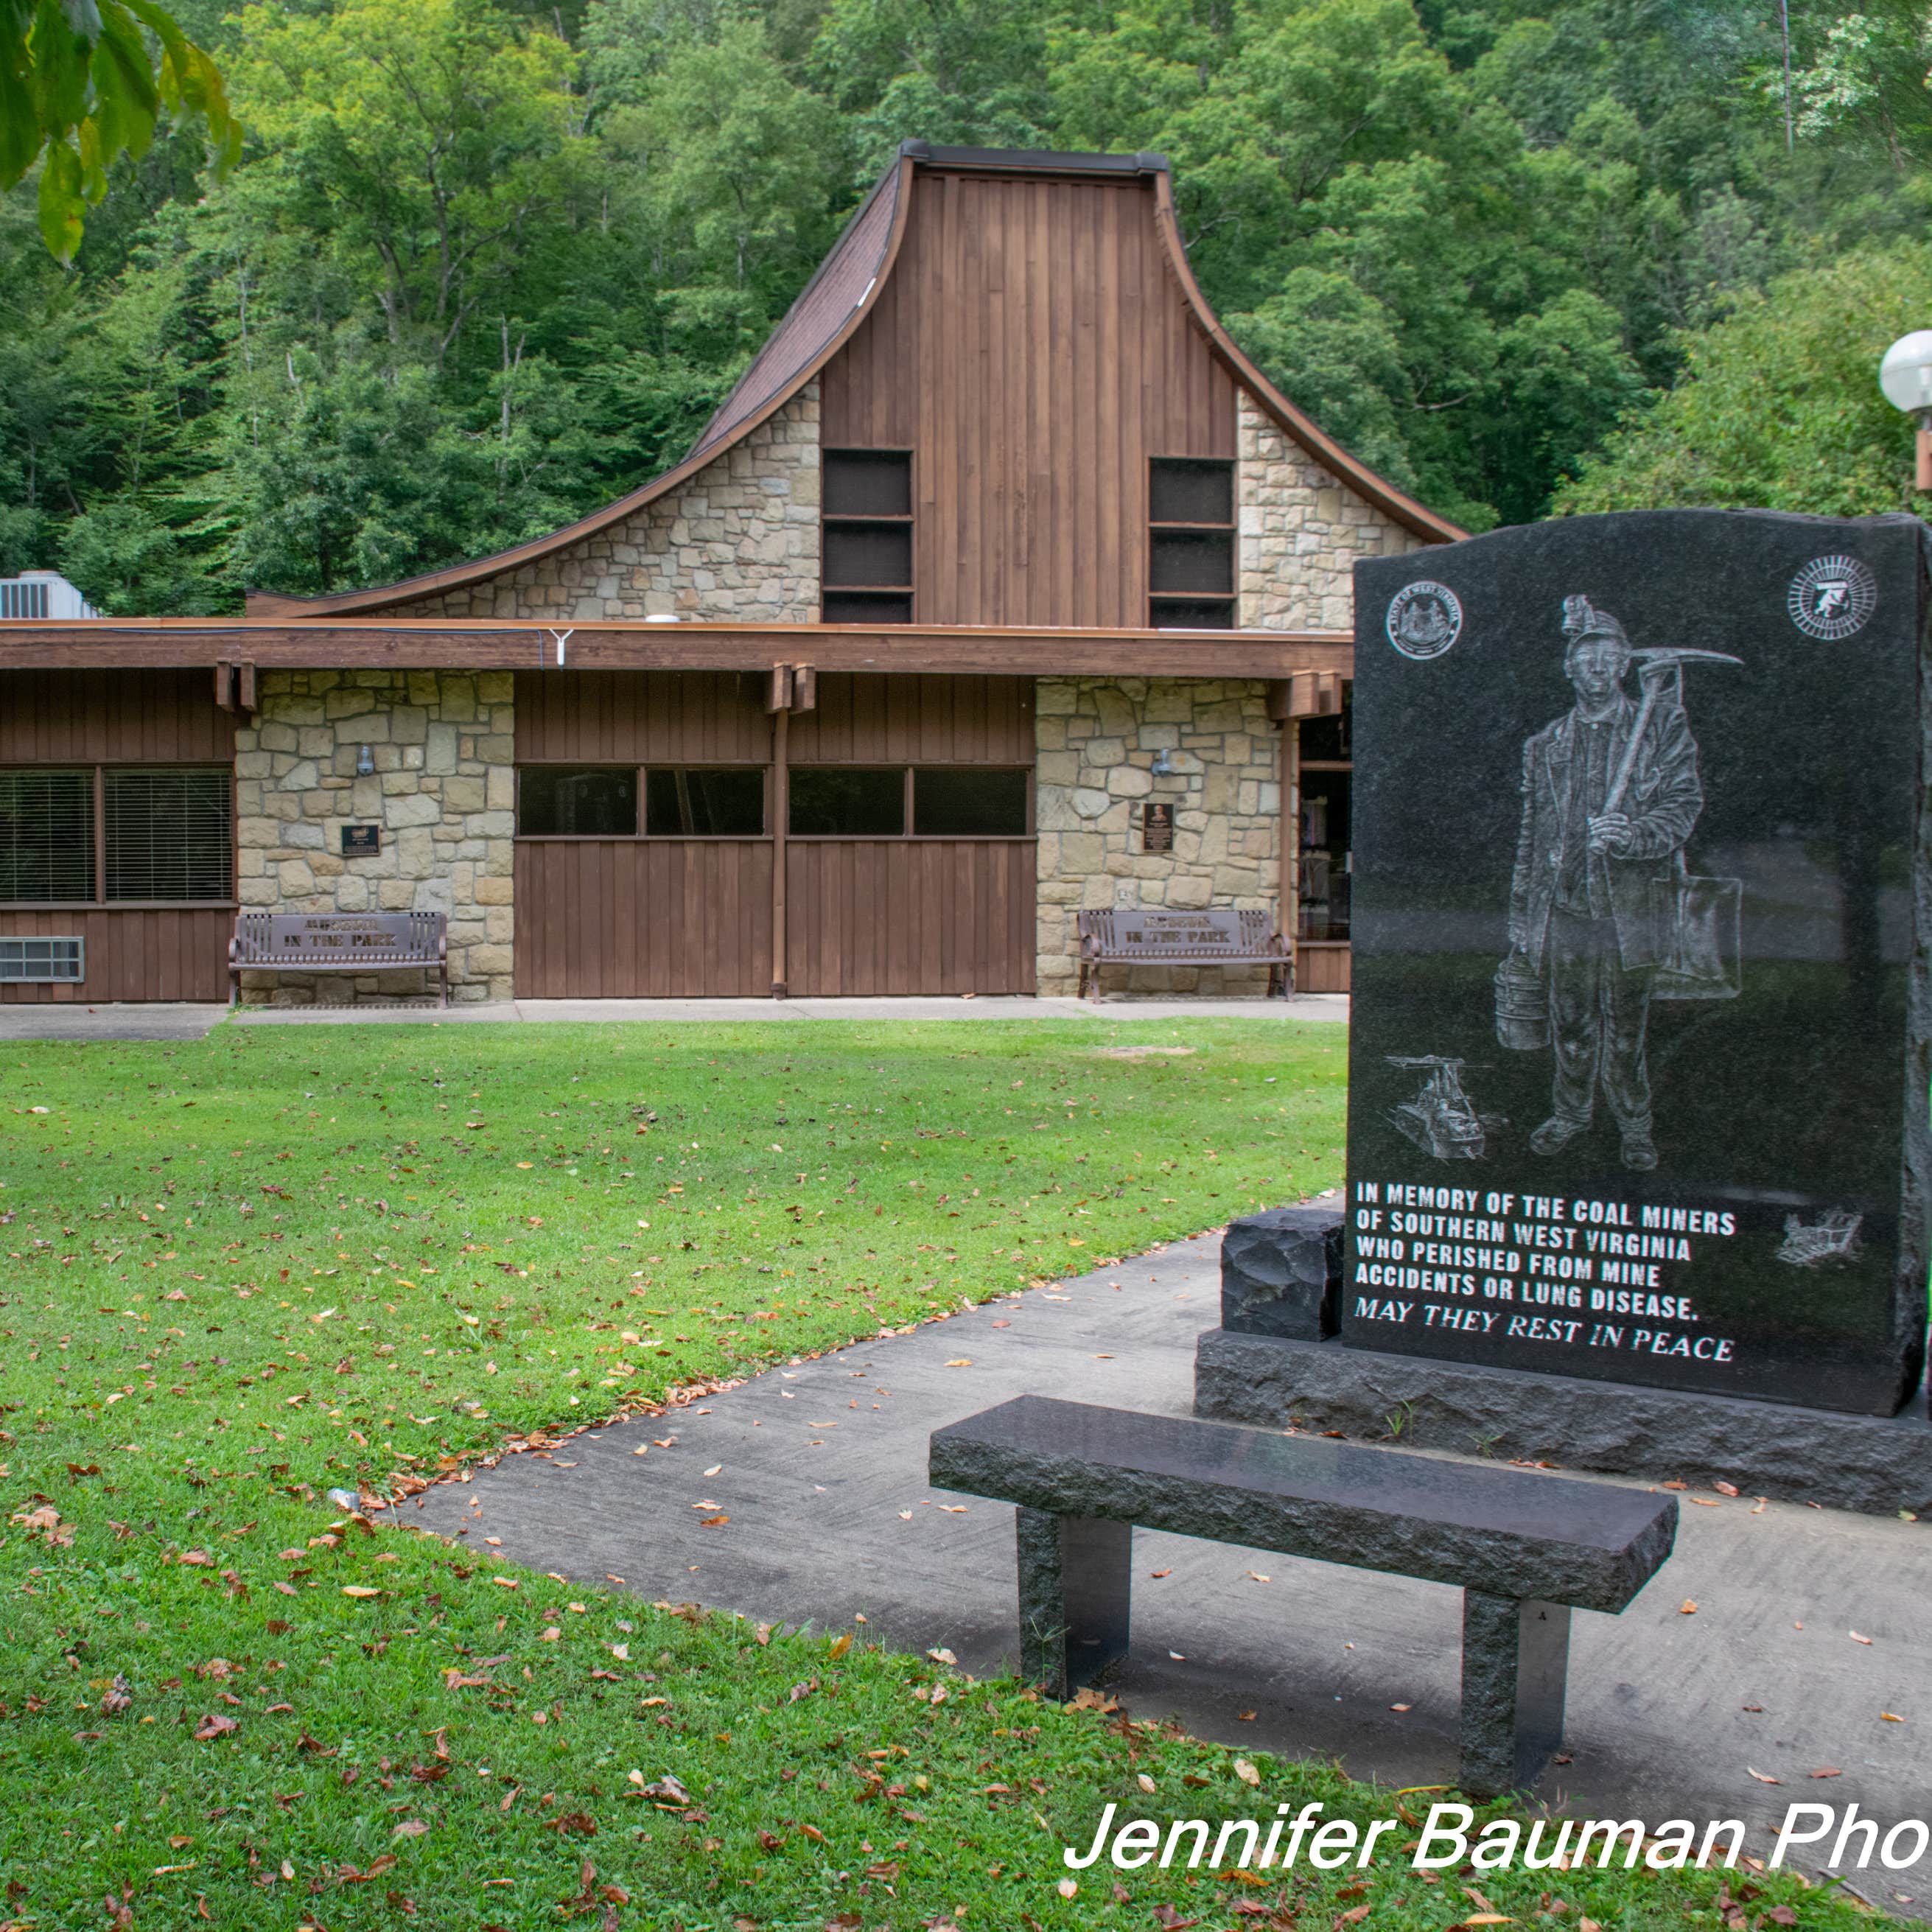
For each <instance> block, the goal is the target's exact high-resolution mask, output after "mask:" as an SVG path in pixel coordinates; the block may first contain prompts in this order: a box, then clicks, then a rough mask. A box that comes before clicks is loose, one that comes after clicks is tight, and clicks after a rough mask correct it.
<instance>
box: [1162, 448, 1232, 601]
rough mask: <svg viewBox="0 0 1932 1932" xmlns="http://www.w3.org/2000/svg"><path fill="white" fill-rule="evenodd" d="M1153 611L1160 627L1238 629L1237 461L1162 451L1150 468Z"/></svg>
mask: <svg viewBox="0 0 1932 1932" xmlns="http://www.w3.org/2000/svg"><path fill="white" fill-rule="evenodd" d="M1148 619H1149V621H1150V622H1152V623H1153V624H1154V625H1155V626H1156V628H1163V629H1168V630H1190V631H1199V630H1206V631H1228V630H1232V629H1233V628H1234V626H1235V466H1234V465H1233V464H1232V463H1225V462H1221V461H1219V460H1209V459H1208V458H1205V457H1191V456H1190V457H1183V456H1157V457H1155V458H1154V459H1153V460H1152V461H1151V463H1150V464H1149V466H1148Z"/></svg>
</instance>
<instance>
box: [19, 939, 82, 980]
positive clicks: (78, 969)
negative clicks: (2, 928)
mask: <svg viewBox="0 0 1932 1932" xmlns="http://www.w3.org/2000/svg"><path fill="white" fill-rule="evenodd" d="M86 977H87V942H86V940H84V939H82V938H78V937H77V938H52V937H49V938H44V939H43V938H39V937H38V936H37V935H36V936H33V937H26V936H19V937H16V936H11V935H10V936H9V937H7V938H4V939H0V982H5V981H7V980H13V981H14V982H15V983H20V982H23V981H25V982H28V983H34V982H38V983H41V984H45V983H48V982H49V981H52V980H85V979H86Z"/></svg>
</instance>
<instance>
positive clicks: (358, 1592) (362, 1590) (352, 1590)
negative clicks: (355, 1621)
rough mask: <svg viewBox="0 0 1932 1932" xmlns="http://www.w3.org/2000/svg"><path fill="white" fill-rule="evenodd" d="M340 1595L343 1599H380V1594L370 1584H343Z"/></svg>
mask: <svg viewBox="0 0 1932 1932" xmlns="http://www.w3.org/2000/svg"><path fill="white" fill-rule="evenodd" d="M342 1594H343V1595H344V1596H345V1597H380V1595H382V1594H383V1593H382V1592H381V1591H380V1590H379V1589H377V1588H376V1587H375V1586H374V1584H371V1583H345V1584H344V1585H343V1586H342Z"/></svg>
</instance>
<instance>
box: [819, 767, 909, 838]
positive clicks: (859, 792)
mask: <svg viewBox="0 0 1932 1932" xmlns="http://www.w3.org/2000/svg"><path fill="white" fill-rule="evenodd" d="M905 794H906V784H905V769H904V766H900V765H893V766H889V767H886V768H883V769H875V770H861V769H856V768H855V767H853V766H845V765H799V766H793V769H792V772H791V830H792V835H793V837H794V838H903V837H904V835H905Z"/></svg>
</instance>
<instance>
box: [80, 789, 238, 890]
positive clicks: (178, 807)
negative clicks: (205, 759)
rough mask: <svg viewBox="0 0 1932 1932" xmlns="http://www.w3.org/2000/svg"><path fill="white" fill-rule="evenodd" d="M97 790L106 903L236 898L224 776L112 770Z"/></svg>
mask: <svg viewBox="0 0 1932 1932" xmlns="http://www.w3.org/2000/svg"><path fill="white" fill-rule="evenodd" d="M102 784H103V788H104V791H105V793H106V797H107V896H108V897H109V898H110V899H225V898H233V896H234V887H233V883H232V881H231V879H230V876H229V875H230V874H231V872H232V871H233V861H232V859H231V858H230V856H229V853H230V840H231V832H230V829H229V797H228V793H229V784H228V773H227V772H226V771H225V770H215V771H199V772H165V771H142V770H132V771H120V772H107V773H106V774H104V777H103V779H102Z"/></svg>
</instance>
